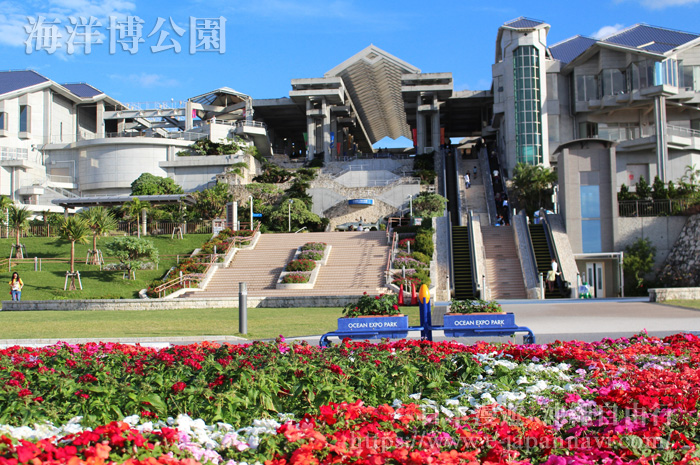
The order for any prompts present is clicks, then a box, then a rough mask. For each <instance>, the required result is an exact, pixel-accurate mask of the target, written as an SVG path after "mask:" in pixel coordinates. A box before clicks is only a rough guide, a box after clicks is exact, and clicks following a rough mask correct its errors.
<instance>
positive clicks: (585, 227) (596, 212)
mask: <svg viewBox="0 0 700 465" xmlns="http://www.w3.org/2000/svg"><path fill="white" fill-rule="evenodd" d="M584 174H593V173H590V172H582V173H581V175H582V176H581V178H582V181H583V178H584V176H583V175H584ZM595 174H597V173H595ZM602 244H603V241H602V236H601V230H600V186H599V185H581V246H582V251H583V253H596V252H602V249H603V246H602Z"/></svg>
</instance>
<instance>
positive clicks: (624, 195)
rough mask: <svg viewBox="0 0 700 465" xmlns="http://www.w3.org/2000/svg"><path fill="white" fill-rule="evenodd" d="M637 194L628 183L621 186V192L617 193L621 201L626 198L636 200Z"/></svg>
mask: <svg viewBox="0 0 700 465" xmlns="http://www.w3.org/2000/svg"><path fill="white" fill-rule="evenodd" d="M635 198H636V196H635V195H634V192H630V190H629V188H628V187H627V184H623V185H621V186H620V192H618V193H617V200H618V201H619V202H624V201H625V200H634V199H635Z"/></svg>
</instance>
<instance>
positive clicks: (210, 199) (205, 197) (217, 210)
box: [193, 183, 233, 220]
mask: <svg viewBox="0 0 700 465" xmlns="http://www.w3.org/2000/svg"><path fill="white" fill-rule="evenodd" d="M194 198H195V200H196V203H195V205H194V208H193V209H194V211H195V212H196V213H197V215H198V217H199V218H202V219H205V220H211V219H214V218H221V217H222V216H223V215H224V212H225V210H226V204H227V203H228V202H230V201H231V199H232V198H233V195H231V192H229V187H228V184H224V183H218V184H216V185H215V186H214V187H212V188H210V189H204V190H203V191H201V192H196V193H195V194H194Z"/></svg>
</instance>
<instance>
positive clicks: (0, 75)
mask: <svg viewBox="0 0 700 465" xmlns="http://www.w3.org/2000/svg"><path fill="white" fill-rule="evenodd" d="M48 81H49V80H48V79H47V78H45V77H44V76H42V75H41V74H39V73H37V72H36V71H32V70H28V69H27V70H22V71H0V95H2V94H6V93H8V92H14V91H16V90H20V89H24V88H27V87H32V86H35V85H37V84H41V83H44V82H48Z"/></svg>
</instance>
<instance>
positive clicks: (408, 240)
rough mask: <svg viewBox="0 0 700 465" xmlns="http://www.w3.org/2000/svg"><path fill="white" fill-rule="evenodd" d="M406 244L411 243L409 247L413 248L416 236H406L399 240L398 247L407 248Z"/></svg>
mask: <svg viewBox="0 0 700 465" xmlns="http://www.w3.org/2000/svg"><path fill="white" fill-rule="evenodd" d="M408 244H411V248H413V249H415V246H416V238H415V237H407V238H406V239H401V240H400V241H399V248H401V249H407V248H408Z"/></svg>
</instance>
